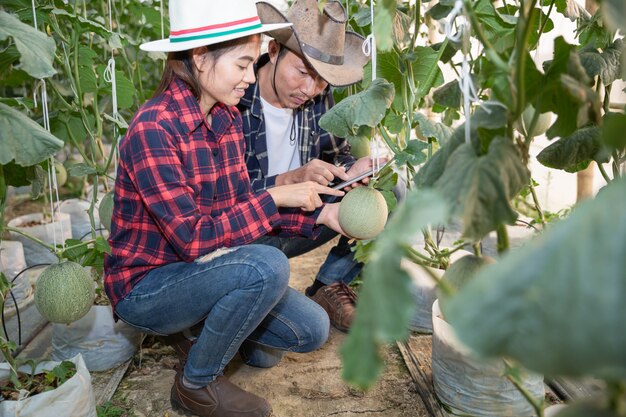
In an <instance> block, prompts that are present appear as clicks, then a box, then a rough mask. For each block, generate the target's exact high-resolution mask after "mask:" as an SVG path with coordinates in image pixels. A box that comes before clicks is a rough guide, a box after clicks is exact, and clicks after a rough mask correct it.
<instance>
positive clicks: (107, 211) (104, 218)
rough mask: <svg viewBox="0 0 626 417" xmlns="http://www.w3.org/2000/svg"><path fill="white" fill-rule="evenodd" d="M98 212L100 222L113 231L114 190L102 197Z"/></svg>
mask: <svg viewBox="0 0 626 417" xmlns="http://www.w3.org/2000/svg"><path fill="white" fill-rule="evenodd" d="M98 214H99V215H100V223H102V225H103V226H104V228H105V229H107V230H108V231H109V232H110V231H111V218H112V217H113V191H109V192H108V193H106V194H105V195H104V197H102V201H100V206H98Z"/></svg>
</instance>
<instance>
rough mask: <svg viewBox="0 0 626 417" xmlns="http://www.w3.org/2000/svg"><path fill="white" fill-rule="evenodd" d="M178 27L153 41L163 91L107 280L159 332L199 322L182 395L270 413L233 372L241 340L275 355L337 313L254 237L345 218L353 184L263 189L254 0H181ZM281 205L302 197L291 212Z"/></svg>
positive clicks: (240, 411)
mask: <svg viewBox="0 0 626 417" xmlns="http://www.w3.org/2000/svg"><path fill="white" fill-rule="evenodd" d="M169 7H170V25H171V33H170V37H169V38H168V39H163V40H159V41H155V42H149V43H147V44H144V45H142V49H144V50H147V51H162V52H169V54H168V59H167V62H166V67H165V70H164V73H163V77H162V80H161V83H160V85H159V87H158V88H157V91H156V93H155V96H154V97H153V98H152V99H151V100H150V101H148V102H147V103H146V104H144V105H143V106H142V107H141V108H140V109H139V111H138V112H137V114H136V115H135V118H134V119H133V122H132V123H131V125H130V127H129V129H128V132H127V134H126V136H125V138H124V139H123V140H122V141H121V142H120V163H119V168H118V172H117V178H116V184H115V205H114V210H113V221H112V230H111V236H110V239H109V242H110V244H111V248H112V253H111V255H110V256H107V258H106V259H105V271H106V275H105V288H106V292H107V294H108V296H109V298H110V299H111V303H112V305H113V308H114V311H115V314H116V316H117V317H119V318H121V319H122V320H123V321H125V322H127V323H129V324H131V325H133V326H135V327H137V328H139V329H141V330H143V331H145V332H147V333H152V334H159V335H171V334H174V333H177V332H181V331H182V330H184V329H188V328H190V327H191V326H193V325H195V324H198V323H200V327H201V332H200V334H199V336H198V337H197V339H196V341H195V343H194V344H193V345H192V346H191V349H190V350H189V352H188V360H187V361H186V362H185V363H184V368H183V369H180V370H179V372H178V373H177V375H176V379H175V382H174V385H173V387H172V394H171V400H172V403H173V405H175V406H177V407H180V408H182V409H183V410H184V411H188V412H192V413H194V414H196V415H199V416H213V417H219V416H234V415H236V416H267V415H270V413H271V406H270V405H269V403H268V402H267V401H266V400H264V399H263V398H260V397H258V396H256V395H254V394H251V393H248V392H246V391H244V390H242V389H240V388H239V387H237V386H235V385H234V384H232V383H230V382H229V381H228V380H227V379H226V378H225V377H224V376H223V371H224V367H225V366H226V364H227V363H228V362H229V361H230V360H231V359H232V357H233V356H234V355H235V354H236V353H237V352H238V351H239V352H240V353H241V355H242V358H243V359H244V361H245V362H246V363H248V364H250V365H254V366H272V365H273V364H275V363H276V362H277V361H278V360H280V357H281V355H282V353H281V352H283V351H286V350H290V351H296V352H307V351H311V350H314V349H316V348H318V347H319V346H321V345H322V344H323V343H324V342H325V341H326V338H327V337H328V328H329V322H328V316H327V315H326V313H325V312H324V310H322V309H321V308H320V307H319V306H318V305H317V304H315V303H314V302H312V301H310V300H309V299H307V298H306V297H305V296H304V295H302V294H300V293H298V292H296V291H294V290H292V289H289V288H288V286H287V283H288V279H289V264H288V261H287V258H286V257H285V256H284V255H283V254H282V252H281V251H280V250H278V249H275V248H273V247H269V246H263V245H247V244H248V243H249V242H252V241H254V240H255V239H257V238H259V237H260V236H262V235H264V234H267V233H270V232H273V233H278V234H285V235H302V236H307V237H314V236H315V235H316V233H317V232H318V229H319V227H318V225H325V226H328V227H331V228H333V229H334V230H337V231H338V232H341V229H340V227H339V225H338V222H337V213H338V205H337V204H330V205H328V204H326V205H324V204H322V201H321V199H320V196H319V194H329V195H336V196H342V195H343V194H344V193H343V192H341V191H336V190H333V189H331V188H328V187H326V186H323V185H320V184H317V183H313V182H308V183H302V184H294V185H287V186H280V187H274V188H271V189H268V190H267V191H262V192H258V193H253V192H252V191H251V188H250V182H249V178H248V174H247V170H246V165H245V162H244V146H245V145H244V139H243V134H242V127H241V126H242V122H241V116H240V115H239V113H238V112H237V110H236V108H235V107H234V106H235V105H236V104H237V103H238V102H239V99H240V98H241V97H242V96H243V93H244V91H245V89H246V88H247V87H248V85H249V84H250V83H253V82H254V81H255V78H254V73H253V63H254V62H255V60H256V59H257V58H258V55H259V49H260V42H261V40H260V33H261V32H265V31H267V30H271V29H276V28H278V27H284V26H288V24H282V25H262V24H261V22H260V21H259V18H258V15H257V12H256V7H255V4H254V2H253V0H231V1H230V2H228V3H227V5H226V4H225V3H224V2H216V1H206V0H184V1H182V0H178V1H177V0H171V1H170V6H169ZM278 207H291V208H301V209H302V210H301V211H297V212H294V211H291V214H280V213H279V212H278V209H277V208H278Z"/></svg>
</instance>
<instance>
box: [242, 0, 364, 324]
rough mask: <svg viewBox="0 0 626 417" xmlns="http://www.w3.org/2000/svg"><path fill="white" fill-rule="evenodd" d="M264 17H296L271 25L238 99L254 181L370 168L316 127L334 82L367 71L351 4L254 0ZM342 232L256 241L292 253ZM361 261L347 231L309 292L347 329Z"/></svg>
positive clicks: (261, 183) (330, 176) (263, 183)
mask: <svg viewBox="0 0 626 417" xmlns="http://www.w3.org/2000/svg"><path fill="white" fill-rule="evenodd" d="M257 9H258V11H259V16H261V18H262V19H263V21H264V22H272V23H274V22H275V23H292V24H293V26H292V27H289V28H288V29H286V30H277V31H272V32H269V33H268V35H269V36H271V37H272V38H273V39H272V40H271V41H270V42H269V44H268V52H267V54H264V55H263V56H261V57H260V59H259V62H258V64H257V66H256V68H255V72H256V77H257V80H256V83H255V84H252V85H250V87H249V88H248V89H247V90H246V93H245V95H244V97H243V98H242V99H241V101H240V103H239V105H238V107H239V110H240V111H241V113H242V116H243V128H244V136H245V138H246V163H247V166H248V173H249V175H250V181H251V184H252V188H253V189H255V190H262V189H266V188H271V187H273V186H277V185H283V184H293V183H298V182H303V181H315V182H318V183H320V184H323V185H327V184H328V183H329V182H333V181H339V180H346V179H348V178H352V177H355V176H356V175H358V174H359V173H361V172H364V171H366V170H368V169H369V168H371V165H372V164H371V160H370V158H369V157H366V158H361V159H359V160H358V161H355V159H354V158H353V157H352V156H351V155H350V146H349V145H348V143H347V141H346V140H345V139H342V138H336V137H334V136H333V135H331V134H330V133H328V132H326V131H324V130H323V129H321V128H320V127H319V119H320V118H321V117H322V116H323V115H324V113H325V112H326V111H328V110H329V109H330V108H331V107H332V106H333V105H334V100H333V96H332V91H331V89H330V86H347V85H350V84H354V83H356V82H358V81H360V80H361V79H362V78H363V66H364V65H365V64H366V63H367V61H368V57H367V56H365V55H364V54H363V52H362V48H361V45H362V43H363V38H362V37H361V36H359V35H357V34H355V33H352V32H349V31H346V20H347V18H346V12H345V9H344V8H343V6H342V5H341V3H340V2H338V1H329V2H327V3H326V5H325V6H324V9H323V12H322V13H320V12H319V10H318V4H317V1H316V0H296V1H295V2H294V3H293V5H292V6H291V8H290V9H289V11H288V13H287V16H284V15H283V14H282V13H281V12H280V11H278V10H277V9H276V8H275V7H274V6H272V5H271V4H269V3H264V2H259V3H257ZM335 236H337V233H335V232H333V231H332V230H330V229H328V228H325V229H324V230H323V231H322V233H321V235H320V236H319V237H318V238H317V239H315V240H309V239H306V238H279V237H275V236H265V237H263V238H261V239H260V240H258V241H256V242H255V243H263V244H267V245H272V246H275V247H278V248H280V249H281V250H282V251H283V252H284V253H285V254H286V255H287V256H288V257H294V256H298V255H300V254H303V253H306V252H308V251H310V250H312V249H314V248H317V247H319V246H321V245H322V244H324V243H326V242H328V241H329V240H331V239H332V238H334V237H335ZM361 268H362V264H360V263H357V262H356V261H355V260H354V257H353V254H352V252H351V250H350V244H349V243H348V239H347V238H346V237H344V236H342V237H341V239H340V240H339V243H338V244H337V245H336V246H335V247H334V248H332V250H331V251H330V253H329V254H328V257H327V259H326V261H325V262H324V264H323V265H322V267H321V268H320V270H319V272H318V274H317V277H316V280H315V282H314V283H313V285H312V286H310V287H309V288H307V289H306V295H307V296H309V297H310V298H311V299H313V300H314V301H316V302H317V303H318V304H320V305H321V306H322V307H323V308H324V309H325V310H326V312H327V313H328V315H329V317H330V321H331V323H332V324H333V325H334V326H335V327H337V328H338V329H340V330H343V331H347V330H348V328H349V327H350V325H351V323H352V319H353V315H354V307H355V301H356V295H355V294H354V292H353V291H352V290H351V289H350V288H349V287H348V286H347V284H348V283H349V282H350V281H352V280H353V279H354V277H355V276H357V275H358V273H359V272H360V270H361Z"/></svg>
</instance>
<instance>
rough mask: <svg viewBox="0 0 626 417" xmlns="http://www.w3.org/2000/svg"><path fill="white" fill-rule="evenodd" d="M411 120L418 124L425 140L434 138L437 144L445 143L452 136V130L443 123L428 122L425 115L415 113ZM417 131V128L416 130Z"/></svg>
mask: <svg viewBox="0 0 626 417" xmlns="http://www.w3.org/2000/svg"><path fill="white" fill-rule="evenodd" d="M413 118H414V119H415V120H416V121H417V123H418V124H419V130H420V132H421V134H422V135H423V136H424V137H425V138H435V139H437V142H439V143H445V142H447V141H448V139H450V136H452V132H453V130H452V128H451V127H449V126H446V125H444V124H443V123H439V122H434V121H432V120H429V119H428V118H427V117H426V116H425V115H423V114H422V113H420V112H416V113H415V114H414V115H413ZM416 129H417V128H416Z"/></svg>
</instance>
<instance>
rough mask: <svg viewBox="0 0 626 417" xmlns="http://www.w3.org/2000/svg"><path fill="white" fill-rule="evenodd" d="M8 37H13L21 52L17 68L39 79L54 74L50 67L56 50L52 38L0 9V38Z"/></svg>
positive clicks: (54, 71)
mask: <svg viewBox="0 0 626 417" xmlns="http://www.w3.org/2000/svg"><path fill="white" fill-rule="evenodd" d="M8 37H11V38H12V39H13V42H15V46H16V47H17V50H18V51H19V52H20V54H21V58H20V65H19V66H18V67H17V68H21V69H23V70H24V71H26V72H27V73H28V74H29V75H30V76H32V77H35V78H40V79H41V78H46V77H50V76H52V75H54V74H56V70H55V69H54V68H53V67H52V62H53V61H54V53H55V50H56V45H55V43H54V39H52V38H50V37H48V36H46V35H45V34H44V33H42V32H40V31H38V30H36V29H34V28H33V27H32V26H30V25H27V24H25V23H22V22H20V21H19V20H18V19H17V18H16V17H15V16H12V15H10V14H8V13H6V12H5V11H3V10H0V40H5V39H7V38H8Z"/></svg>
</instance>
